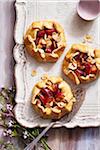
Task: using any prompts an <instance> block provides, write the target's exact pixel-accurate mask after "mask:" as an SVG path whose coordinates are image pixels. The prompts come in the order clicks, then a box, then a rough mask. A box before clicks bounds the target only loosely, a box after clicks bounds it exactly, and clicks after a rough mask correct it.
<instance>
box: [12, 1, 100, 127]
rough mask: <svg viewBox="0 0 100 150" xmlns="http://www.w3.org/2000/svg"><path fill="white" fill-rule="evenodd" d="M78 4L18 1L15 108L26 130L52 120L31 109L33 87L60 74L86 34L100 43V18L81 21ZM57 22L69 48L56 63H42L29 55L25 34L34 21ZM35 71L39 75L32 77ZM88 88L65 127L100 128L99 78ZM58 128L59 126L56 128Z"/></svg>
mask: <svg viewBox="0 0 100 150" xmlns="http://www.w3.org/2000/svg"><path fill="white" fill-rule="evenodd" d="M76 5H77V3H76V2H75V1H71V2H70V1H69V2H68V1H59V2H58V1H28V0H17V1H16V3H15V7H16V16H17V17H16V24H15V33H14V38H15V42H16V46H15V48H14V58H15V61H16V65H15V79H16V87H17V91H16V98H15V101H16V106H15V116H16V119H17V121H18V122H19V123H20V124H22V125H23V126H25V127H29V128H32V127H37V126H40V127H46V126H47V125H48V124H49V123H50V122H51V120H48V119H42V118H40V117H39V115H37V114H36V113H35V112H34V110H33V108H32V106H31V103H30V101H31V92H32V88H33V86H34V84H35V83H36V82H37V81H38V80H39V79H40V78H41V76H42V75H43V74H45V73H49V75H61V76H62V71H61V64H62V60H63V58H64V56H65V54H66V51H67V50H68V49H69V47H70V46H71V44H72V43H77V42H78V43H79V42H80V41H82V39H83V36H84V35H85V34H91V35H92V36H93V37H94V39H95V42H96V43H99V41H100V37H99V35H100V29H99V25H98V24H99V23H100V18H98V19H96V20H95V21H93V22H86V21H84V20H82V19H80V18H79V17H78V15H77V13H76ZM44 19H54V20H56V21H58V22H59V23H61V25H62V26H63V28H64V30H65V34H66V39H67V48H66V49H65V51H64V53H63V55H62V56H61V57H60V59H59V60H58V61H57V62H56V63H45V64H44V63H39V62H37V61H36V60H35V59H33V58H32V57H31V56H29V55H28V54H27V52H26V51H25V49H24V45H23V35H24V33H25V31H26V28H27V27H28V25H30V24H31V23H32V22H33V21H37V20H44ZM32 70H36V71H37V75H36V76H34V77H32V75H31V74H32ZM85 88H86V89H87V92H86V95H85V100H84V103H83V105H82V107H81V108H80V110H79V111H78V113H77V114H76V115H75V116H74V117H73V119H72V120H71V121H70V122H65V123H64V124H63V125H64V126H65V127H67V128H73V127H76V126H80V127H89V126H94V127H96V126H100V78H99V79H98V80H96V81H95V82H93V83H90V84H88V85H85ZM56 126H57V125H56Z"/></svg>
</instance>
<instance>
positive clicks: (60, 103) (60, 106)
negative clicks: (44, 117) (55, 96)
mask: <svg viewBox="0 0 100 150" xmlns="http://www.w3.org/2000/svg"><path fill="white" fill-rule="evenodd" d="M56 104H57V105H58V107H59V108H63V107H65V106H66V103H64V102H58V103H56Z"/></svg>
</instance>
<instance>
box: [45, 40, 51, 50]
mask: <svg viewBox="0 0 100 150" xmlns="http://www.w3.org/2000/svg"><path fill="white" fill-rule="evenodd" d="M51 45H52V41H51V40H50V39H47V40H46V46H47V48H48V47H50V46H51Z"/></svg>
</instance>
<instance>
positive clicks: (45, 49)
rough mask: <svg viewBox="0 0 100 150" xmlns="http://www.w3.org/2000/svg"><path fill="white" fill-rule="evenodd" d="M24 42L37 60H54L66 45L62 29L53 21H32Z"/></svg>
mask: <svg viewBox="0 0 100 150" xmlns="http://www.w3.org/2000/svg"><path fill="white" fill-rule="evenodd" d="M24 44H25V47H26V49H27V51H28V52H29V53H30V55H31V56H33V57H35V58H36V59H37V60H38V61H44V62H55V61H57V60H58V58H59V57H60V55H61V54H62V52H63V51H64V49H65V47H66V39H65V35H64V30H63V28H62V27H61V25H60V24H58V23H57V22H55V21H50V20H49V21H48V20H45V21H39V22H33V23H32V24H31V26H30V27H29V28H28V30H27V32H26V34H25V36H24Z"/></svg>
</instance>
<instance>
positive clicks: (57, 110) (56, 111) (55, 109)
mask: <svg viewBox="0 0 100 150" xmlns="http://www.w3.org/2000/svg"><path fill="white" fill-rule="evenodd" d="M51 109H52V111H53V112H55V113H60V112H61V110H60V109H59V108H58V107H57V106H55V107H53V108H51Z"/></svg>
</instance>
